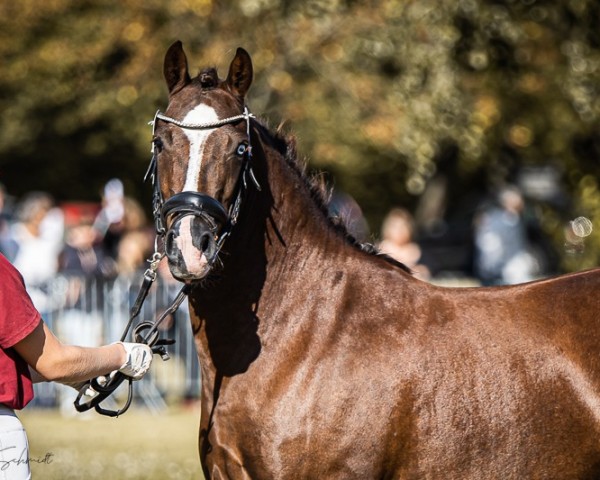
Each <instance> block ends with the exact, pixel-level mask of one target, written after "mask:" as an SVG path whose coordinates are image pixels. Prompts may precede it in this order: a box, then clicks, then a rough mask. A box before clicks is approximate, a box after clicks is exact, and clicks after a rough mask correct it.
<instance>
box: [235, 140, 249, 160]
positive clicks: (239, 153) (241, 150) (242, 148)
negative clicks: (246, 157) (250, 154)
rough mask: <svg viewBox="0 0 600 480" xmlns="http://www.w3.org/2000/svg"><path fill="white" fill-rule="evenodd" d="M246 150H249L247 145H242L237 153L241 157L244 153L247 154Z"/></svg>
mask: <svg viewBox="0 0 600 480" xmlns="http://www.w3.org/2000/svg"><path fill="white" fill-rule="evenodd" d="M246 148H248V146H247V145H246V144H245V143H240V144H239V145H238V147H237V150H236V152H235V153H236V154H237V155H239V156H240V157H241V156H242V155H243V154H244V153H246Z"/></svg>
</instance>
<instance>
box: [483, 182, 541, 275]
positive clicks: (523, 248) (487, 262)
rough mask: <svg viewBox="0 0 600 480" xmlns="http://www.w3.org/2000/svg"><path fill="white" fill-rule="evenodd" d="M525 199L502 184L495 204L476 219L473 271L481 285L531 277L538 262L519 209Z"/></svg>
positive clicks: (514, 189) (513, 189)
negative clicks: (532, 250) (529, 242)
mask: <svg viewBox="0 0 600 480" xmlns="http://www.w3.org/2000/svg"><path fill="white" fill-rule="evenodd" d="M524 207H525V202H524V200H523V196H522V195H521V192H520V191H519V190H518V189H517V188H516V187H512V186H507V187H505V188H503V189H502V190H501V191H500V193H499V194H498V196H497V202H496V204H494V205H492V206H490V207H487V208H483V209H482V211H481V213H480V214H479V215H478V216H477V217H476V219H475V259H474V267H475V274H476V275H477V277H478V278H479V279H480V280H481V282H482V284H484V285H506V284H515V283H522V282H527V281H530V280H533V279H534V278H535V276H536V274H537V273H538V272H539V264H538V262H537V260H536V258H535V257H534V256H533V255H532V254H531V252H530V249H529V244H528V240H527V232H526V228H525V224H524V222H523V218H522V213H523V209H524Z"/></svg>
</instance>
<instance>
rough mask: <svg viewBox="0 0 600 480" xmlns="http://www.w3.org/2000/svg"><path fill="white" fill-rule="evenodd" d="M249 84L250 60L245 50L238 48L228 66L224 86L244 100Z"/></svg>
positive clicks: (250, 77) (250, 73)
mask: <svg viewBox="0 0 600 480" xmlns="http://www.w3.org/2000/svg"><path fill="white" fill-rule="evenodd" d="M251 83H252V60H251V59H250V55H249V54H248V52H247V51H246V50H244V49H243V48H238V49H237V52H235V57H234V59H233V60H232V62H231V65H229V73H228V74H227V80H225V84H226V85H227V88H229V90H230V91H231V92H232V93H233V94H235V95H237V96H239V97H240V98H244V97H245V96H246V92H248V89H249V88H250V84H251Z"/></svg>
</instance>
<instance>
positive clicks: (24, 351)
mask: <svg viewBox="0 0 600 480" xmlns="http://www.w3.org/2000/svg"><path fill="white" fill-rule="evenodd" d="M14 348H15V350H16V351H17V353H18V354H19V355H20V356H21V357H22V358H23V359H24V360H25V361H26V362H27V363H28V364H29V365H30V366H31V367H32V368H33V369H35V371H36V372H37V373H38V374H39V375H40V376H41V377H42V379H46V380H49V381H58V382H69V383H72V382H80V381H85V380H88V379H90V378H93V377H97V376H99V375H106V374H107V373H109V372H111V371H113V370H118V369H119V368H121V366H122V365H123V364H124V363H125V362H126V360H127V354H126V352H125V348H124V347H123V346H122V345H121V344H113V345H105V346H103V347H95V348H89V347H78V346H74V345H65V344H63V343H61V342H60V341H59V340H58V338H56V337H55V336H54V334H53V333H52V332H51V331H50V329H49V328H48V327H47V326H46V324H45V323H44V322H43V321H40V323H39V325H38V326H37V327H36V328H35V329H34V330H33V331H32V332H31V333H30V334H29V335H28V336H27V337H25V338H24V339H23V340H21V341H20V342H19V343H17V344H16V345H15V346H14ZM37 380H40V379H37Z"/></svg>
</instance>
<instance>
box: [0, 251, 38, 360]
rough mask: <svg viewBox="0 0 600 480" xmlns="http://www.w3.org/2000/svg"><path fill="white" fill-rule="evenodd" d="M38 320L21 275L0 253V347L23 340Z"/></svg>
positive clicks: (9, 345)
mask: <svg viewBox="0 0 600 480" xmlns="http://www.w3.org/2000/svg"><path fill="white" fill-rule="evenodd" d="M40 320H41V317H40V314H39V312H38V311H37V310H36V308H35V307H34V306H33V303H32V302H31V298H29V294H28V293H27V291H26V290H25V283H24V282H23V277H21V274H20V273H19V272H18V271H17V270H16V269H15V268H14V267H13V266H12V265H11V264H10V263H9V262H8V260H6V258H4V257H3V256H2V255H0V347H2V348H3V349H7V348H10V347H12V346H13V345H15V344H16V343H18V342H20V341H21V340H23V339H24V338H25V337H26V336H27V335H29V334H30V333H31V332H32V331H33V330H34V329H35V327H37V326H38V324H39V322H40Z"/></svg>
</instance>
